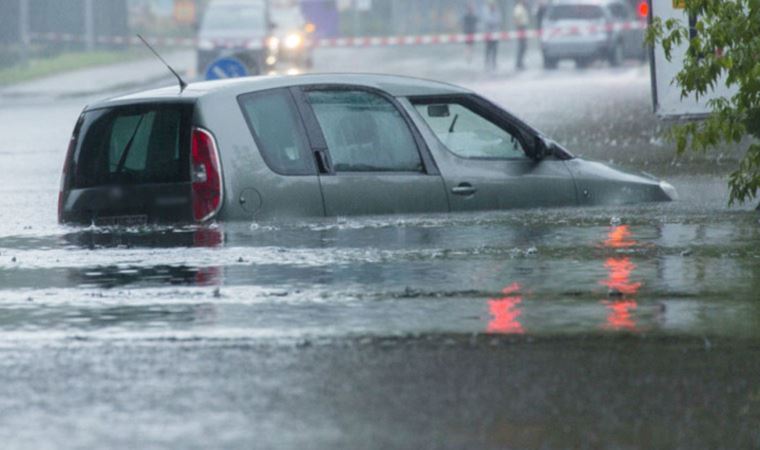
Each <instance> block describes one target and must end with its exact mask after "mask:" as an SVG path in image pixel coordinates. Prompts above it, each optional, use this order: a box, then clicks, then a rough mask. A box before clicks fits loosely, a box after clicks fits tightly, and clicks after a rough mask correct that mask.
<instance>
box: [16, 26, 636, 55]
mask: <svg viewBox="0 0 760 450" xmlns="http://www.w3.org/2000/svg"><path fill="white" fill-rule="evenodd" d="M646 27H647V24H646V22H643V21H633V22H617V23H611V24H606V25H590V26H588V27H578V26H573V27H552V28H546V29H542V30H518V31H504V32H499V33H476V34H431V35H416V36H375V37H347V38H323V39H318V40H316V41H315V43H314V46H315V47H320V48H341V47H393V46H410V45H442V44H464V43H472V42H486V41H513V40H518V39H535V38H540V37H549V38H553V37H559V36H584V35H592V34H598V33H606V32H614V31H630V30H643V29H645V28H646ZM31 37H32V39H34V40H39V41H49V42H84V41H85V38H84V36H82V35H75V34H69V33H33V34H31ZM95 41H96V42H97V43H98V44H115V45H142V43H141V41H140V39H138V38H137V37H136V36H134V37H129V36H98V37H97V38H96V39H95ZM148 42H150V43H151V44H152V45H157V46H161V47H194V46H196V45H198V44H199V40H198V39H193V38H171V37H168V38H165V37H153V38H148ZM209 42H210V44H212V45H213V46H214V47H225V48H263V47H264V46H265V45H266V43H265V42H262V41H260V40H258V39H257V40H211V41H209Z"/></svg>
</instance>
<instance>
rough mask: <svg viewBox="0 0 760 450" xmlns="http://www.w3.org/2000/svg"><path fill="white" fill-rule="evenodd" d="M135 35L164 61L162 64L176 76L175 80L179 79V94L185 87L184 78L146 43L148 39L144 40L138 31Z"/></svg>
mask: <svg viewBox="0 0 760 450" xmlns="http://www.w3.org/2000/svg"><path fill="white" fill-rule="evenodd" d="M137 37H139V38H140V40H141V41H143V44H145V46H146V47H148V49H150V51H152V52H153V54H154V55H156V58H158V59H160V60H161V62H162V63H164V65H165V66H166V67H167V68H168V69H169V70H170V71H171V73H172V74H173V75H174V76H175V77H177V81H179V93H180V94H181V93H182V92H183V91H184V90H185V88H186V87H187V83H185V80H183V79H182V77H181V76H179V74H178V73H177V71H176V70H174V69H172V66H170V65H169V63H168V62H166V60H165V59H164V58H162V57H161V55H159V54H158V52H157V51H156V50H155V49H153V47H151V46H150V44H148V41H146V40H145V38H144V37H142V36H140V34H139V33H138V34H137Z"/></svg>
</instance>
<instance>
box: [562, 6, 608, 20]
mask: <svg viewBox="0 0 760 450" xmlns="http://www.w3.org/2000/svg"><path fill="white" fill-rule="evenodd" d="M603 18H604V11H602V8H601V7H600V6H596V5H556V6H553V7H552V8H551V10H549V20H599V19H603Z"/></svg>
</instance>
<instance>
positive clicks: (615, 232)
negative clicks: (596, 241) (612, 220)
mask: <svg viewBox="0 0 760 450" xmlns="http://www.w3.org/2000/svg"><path fill="white" fill-rule="evenodd" d="M630 237H631V229H630V228H629V227H628V225H618V226H614V227H612V229H611V230H610V232H609V234H607V240H606V241H604V246H605V247H608V248H630V247H633V246H634V245H636V241H634V240H631V239H629V238H630Z"/></svg>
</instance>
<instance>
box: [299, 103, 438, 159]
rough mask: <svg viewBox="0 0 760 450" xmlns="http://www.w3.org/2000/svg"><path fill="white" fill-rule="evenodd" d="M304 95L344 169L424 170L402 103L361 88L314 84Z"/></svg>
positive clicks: (329, 147)
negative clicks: (399, 106)
mask: <svg viewBox="0 0 760 450" xmlns="http://www.w3.org/2000/svg"><path fill="white" fill-rule="evenodd" d="M306 97H307V99H308V101H309V104H310V105H311V107H312V110H313V111H314V115H315V116H316V118H317V121H318V122H319V126H320V127H321V129H322V134H323V135H324V137H325V140H326V141H327V148H328V150H329V152H330V157H331V159H332V164H333V168H334V170H335V171H336V172H337V173H340V172H422V171H423V168H424V166H423V164H422V159H421V158H420V153H419V149H418V148H417V144H416V142H415V140H414V136H413V135H412V132H411V130H410V129H409V126H408V125H407V123H406V121H405V120H404V118H403V117H402V116H401V113H400V112H399V111H398V109H397V108H396V107H395V106H394V105H393V104H392V103H391V102H390V101H388V100H387V99H385V98H384V97H382V96H380V95H377V94H374V93H371V92H366V91H360V90H312V91H307V92H306Z"/></svg>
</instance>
